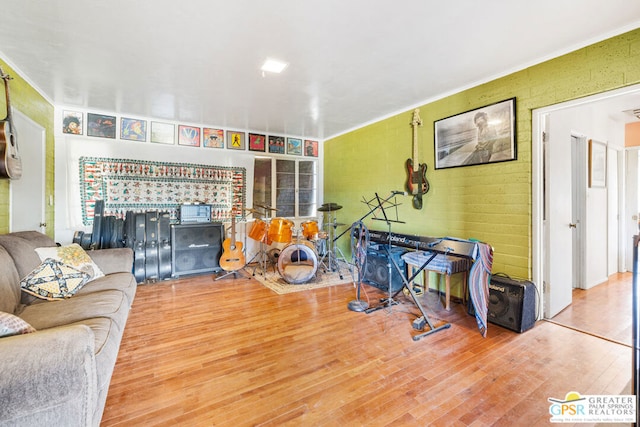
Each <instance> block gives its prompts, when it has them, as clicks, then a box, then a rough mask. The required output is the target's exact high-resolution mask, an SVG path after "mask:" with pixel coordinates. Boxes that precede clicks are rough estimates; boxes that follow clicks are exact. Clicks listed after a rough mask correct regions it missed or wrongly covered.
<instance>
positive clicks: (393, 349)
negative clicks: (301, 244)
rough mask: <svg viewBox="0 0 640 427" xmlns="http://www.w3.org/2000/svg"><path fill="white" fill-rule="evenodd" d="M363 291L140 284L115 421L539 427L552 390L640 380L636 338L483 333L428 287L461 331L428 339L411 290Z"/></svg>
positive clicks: (115, 387) (439, 311)
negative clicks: (387, 301) (391, 297)
mask: <svg viewBox="0 0 640 427" xmlns="http://www.w3.org/2000/svg"><path fill="white" fill-rule="evenodd" d="M364 288H365V289H366V296H367V297H368V298H369V299H370V301H371V304H372V305H375V304H377V301H378V299H379V298H380V297H381V296H383V293H382V292H380V291H379V290H378V289H376V288H373V287H370V286H364ZM354 298H355V290H354V287H353V285H352V284H345V285H339V286H334V287H330V288H324V289H319V290H314V291H305V292H298V293H292V294H286V295H278V294H275V293H273V292H272V291H270V290H269V289H267V288H265V287H263V286H262V285H261V284H260V283H259V282H258V281H256V280H255V279H252V278H232V277H230V278H228V279H224V280H220V281H214V278H213V277H212V276H199V277H194V278H186V279H180V280H173V281H169V282H163V283H160V284H155V285H141V286H139V288H138V293H137V296H136V299H135V301H134V304H133V307H132V311H131V314H130V317H129V321H128V323H127V327H126V330H125V333H124V338H123V342H122V345H121V348H120V353H119V357H118V361H117V364H116V368H115V372H114V375H113V378H112V381H111V387H110V391H109V396H108V399H107V405H106V409H105V412H104V416H103V422H102V425H103V426H175V425H188V426H213V425H215V426H257V425H260V426H276V425H278V426H280V425H289V426H346V425H349V426H359V425H362V426H427V425H429V426H431V425H434V426H440V425H443V426H444V425H459V426H463V425H468V426H489V425H497V426H521V425H526V426H538V425H549V424H550V423H549V412H548V411H549V405H550V404H549V402H548V401H547V398H549V397H555V398H563V397H564V396H565V394H566V393H567V392H569V391H578V392H580V393H582V394H620V393H621V392H622V391H623V388H624V387H625V386H626V385H627V384H628V382H629V381H630V378H631V349H630V348H629V347H627V346H625V345H621V344H619V343H615V342H611V341H608V340H604V339H601V338H598V337H596V336H593V335H589V334H584V333H580V332H578V331H576V330H573V329H570V328H566V327H563V326H560V325H557V324H554V323H550V322H546V321H540V322H538V323H537V324H536V326H535V327H534V328H533V329H531V330H529V331H527V332H525V333H523V334H517V333H515V332H512V331H509V330H507V329H504V328H501V327H499V326H496V325H493V324H490V325H489V332H488V336H487V338H483V337H482V336H481V335H480V333H479V332H478V329H477V327H476V324H475V319H474V318H472V317H471V316H469V315H468V314H467V313H466V310H465V308H464V307H463V306H462V305H460V304H452V310H451V311H450V312H447V311H445V310H444V309H443V308H442V305H441V304H440V302H439V300H438V298H437V295H436V294H435V293H427V294H426V295H425V296H423V297H421V298H422V303H423V304H424V305H425V307H426V308H427V310H428V312H429V313H430V314H431V319H432V321H434V322H435V323H436V324H441V323H443V322H445V321H446V322H450V323H451V328H449V329H445V330H443V331H439V332H437V333H435V334H433V335H429V336H426V337H424V338H422V339H421V340H420V341H417V342H415V341H413V340H412V336H413V335H416V334H417V333H418V331H415V330H413V328H412V327H411V322H412V321H413V319H414V318H415V317H416V316H417V315H419V311H418V310H417V308H416V307H415V305H414V304H413V303H412V302H410V301H409V299H407V298H406V297H404V296H400V297H399V301H400V304H399V305H396V306H393V307H392V308H391V309H385V310H381V311H377V312H374V313H371V314H364V313H356V312H352V311H349V310H348V309H347V303H348V302H349V301H351V300H353V299H354ZM582 425H584V424H582Z"/></svg>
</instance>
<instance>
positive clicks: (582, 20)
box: [0, 0, 640, 139]
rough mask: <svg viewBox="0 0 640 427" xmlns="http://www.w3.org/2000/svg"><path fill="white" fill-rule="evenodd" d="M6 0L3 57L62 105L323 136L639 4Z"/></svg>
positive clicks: (620, 20)
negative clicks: (273, 65) (277, 69)
mask: <svg viewBox="0 0 640 427" xmlns="http://www.w3.org/2000/svg"><path fill="white" fill-rule="evenodd" d="M0 7H1V9H0V56H1V57H2V58H3V59H4V60H6V61H7V62H8V63H9V64H10V65H12V66H14V67H16V68H17V70H18V72H20V73H21V74H23V75H24V76H26V78H27V79H28V80H29V81H30V83H31V84H33V85H34V86H35V87H37V88H38V89H39V90H40V91H41V92H42V93H43V94H44V95H45V96H46V97H48V98H49V99H50V100H51V101H52V102H53V103H54V104H56V105H58V106H64V107H77V108H83V109H87V110H95V112H111V113H117V114H121V115H127V116H133V117H143V118H144V117H150V118H158V119H166V120H171V121H177V122H184V123H193V124H203V125H211V126H219V127H225V128H240V129H247V130H256V131H262V132H268V133H272V134H285V135H297V136H304V137H310V138H318V139H324V138H327V137H331V136H335V135H337V134H340V133H343V132H345V131H348V130H351V129H354V128H357V127H360V126H362V125H365V124H367V123H370V122H372V121H375V120H378V119H380V118H383V117H386V116H389V115H391V114H394V113H398V112H400V111H406V110H408V109H410V108H412V107H414V106H416V105H420V104H423V103H425V102H426V101H429V100H433V99H437V98H439V97H442V96H444V95H447V94H450V93H454V92H457V91H459V90H461V89H464V88H467V87H471V86H474V85H476V84H478V83H481V82H484V81H488V80H491V79H494V78H496V77H499V76H501V75H505V74H508V73H509V72H512V71H516V70H519V69H522V68H524V67H526V66H529V65H533V64H535V63H538V62H541V61H543V60H545V59H549V58H552V57H555V56H558V55H561V54H563V53H566V52H569V51H572V50H575V49H577V48H580V47H583V46H586V45H588V44H591V43H593V42H596V41H600V40H603V39H605V38H608V37H611V36H614V35H617V34H620V33H622V32H625V31H628V30H631V29H634V28H637V27H640V1H638V0H607V1H606V2H605V1H602V0H536V1H531V0H490V1H478V0H449V1H447V2H444V1H434V0H432V1H428V0H393V1H391V0H386V1H384V0H322V1H320V0H253V1H249V0H182V1H180V2H177V1H170V0H110V1H100V2H98V1H93V0H92V1H78V0H48V1H42V0H3V1H2V3H1V4H0ZM268 57H270V58H277V59H281V60H285V61H287V62H289V66H288V68H287V69H286V70H285V71H284V72H283V73H282V74H280V75H262V73H261V71H260V70H259V67H260V65H261V63H262V62H263V61H264V60H265V59H266V58H268ZM636 108H637V106H636ZM438 118H439V117H438ZM438 118H433V119H438ZM423 119H424V117H423Z"/></svg>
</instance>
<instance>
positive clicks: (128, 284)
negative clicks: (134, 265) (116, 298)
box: [74, 273, 138, 306]
mask: <svg viewBox="0 0 640 427" xmlns="http://www.w3.org/2000/svg"><path fill="white" fill-rule="evenodd" d="M137 286H138V283H137V282H136V279H135V277H134V276H133V274H131V273H111V274H107V275H106V276H104V277H101V278H99V279H96V280H93V281H91V282H89V283H87V284H86V285H84V286H83V287H82V289H80V290H79V291H78V293H77V294H76V296H75V297H74V298H77V297H79V296H80V295H86V294H90V293H93V292H100V291H108V290H118V291H122V292H123V293H124V294H125V295H126V296H127V300H128V301H129V306H131V304H132V303H133V298H134V297H135V295H136V290H137Z"/></svg>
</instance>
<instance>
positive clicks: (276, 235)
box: [267, 218, 293, 243]
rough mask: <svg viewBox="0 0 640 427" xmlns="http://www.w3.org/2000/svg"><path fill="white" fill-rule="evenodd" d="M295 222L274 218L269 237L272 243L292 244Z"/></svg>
mask: <svg viewBox="0 0 640 427" xmlns="http://www.w3.org/2000/svg"><path fill="white" fill-rule="evenodd" d="M292 228H293V222H292V221H289V220H288V219H286V218H273V219H272V220H271V224H270V225H269V232H268V233H267V236H268V237H269V240H270V241H273V242H278V243H290V242H291V235H292Z"/></svg>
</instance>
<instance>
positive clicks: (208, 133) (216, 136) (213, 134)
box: [202, 128, 224, 148]
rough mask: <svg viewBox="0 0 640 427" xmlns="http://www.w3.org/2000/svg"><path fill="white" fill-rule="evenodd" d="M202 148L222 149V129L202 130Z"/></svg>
mask: <svg viewBox="0 0 640 427" xmlns="http://www.w3.org/2000/svg"><path fill="white" fill-rule="evenodd" d="M202 146H203V147H207V148H224V131H223V130H222V129H214V128H202Z"/></svg>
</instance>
